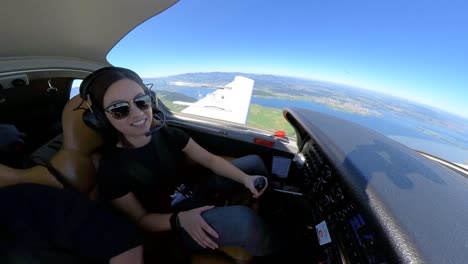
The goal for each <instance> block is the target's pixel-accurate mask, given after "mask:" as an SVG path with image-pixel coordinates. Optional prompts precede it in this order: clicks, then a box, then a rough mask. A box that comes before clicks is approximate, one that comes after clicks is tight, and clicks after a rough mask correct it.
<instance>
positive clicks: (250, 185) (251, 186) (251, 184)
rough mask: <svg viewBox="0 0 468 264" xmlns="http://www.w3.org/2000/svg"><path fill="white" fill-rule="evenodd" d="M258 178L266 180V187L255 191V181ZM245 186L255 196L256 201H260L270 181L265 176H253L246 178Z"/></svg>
mask: <svg viewBox="0 0 468 264" xmlns="http://www.w3.org/2000/svg"><path fill="white" fill-rule="evenodd" d="M257 178H264V179H265V186H264V187H263V188H262V189H261V190H260V191H258V190H257V189H255V180H256V179H257ZM244 186H245V187H246V188H247V189H249V190H250V192H251V193H252V194H253V197H254V198H255V199H258V198H259V197H260V196H261V195H262V194H263V192H264V191H265V190H266V187H267V186H268V179H267V178H266V177H265V176H260V175H252V176H249V177H246V178H245V180H244Z"/></svg>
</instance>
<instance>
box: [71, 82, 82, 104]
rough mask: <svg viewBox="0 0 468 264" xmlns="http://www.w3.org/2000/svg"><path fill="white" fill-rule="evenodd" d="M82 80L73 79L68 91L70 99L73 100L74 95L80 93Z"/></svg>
mask: <svg viewBox="0 0 468 264" xmlns="http://www.w3.org/2000/svg"><path fill="white" fill-rule="evenodd" d="M82 81H83V80H82V79H75V80H74V81H73V83H72V87H71V89H70V98H69V99H71V98H73V97H74V96H75V95H77V94H79V93H80V85H81V82H82Z"/></svg>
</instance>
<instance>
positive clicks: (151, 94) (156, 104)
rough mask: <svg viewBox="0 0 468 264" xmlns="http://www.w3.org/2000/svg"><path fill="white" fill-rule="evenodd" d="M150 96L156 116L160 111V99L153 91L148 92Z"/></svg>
mask: <svg viewBox="0 0 468 264" xmlns="http://www.w3.org/2000/svg"><path fill="white" fill-rule="evenodd" d="M147 91H148V94H149V96H151V109H152V110H153V115H154V114H156V112H157V111H159V110H158V109H159V108H158V98H157V97H156V92H155V91H153V90H149V89H148V90H147Z"/></svg>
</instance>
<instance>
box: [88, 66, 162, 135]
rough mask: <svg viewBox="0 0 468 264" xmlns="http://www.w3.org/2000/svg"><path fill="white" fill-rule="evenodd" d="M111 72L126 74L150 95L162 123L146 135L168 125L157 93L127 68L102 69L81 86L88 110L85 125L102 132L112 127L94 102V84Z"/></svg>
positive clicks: (154, 113) (152, 105)
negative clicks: (159, 104)
mask: <svg viewBox="0 0 468 264" xmlns="http://www.w3.org/2000/svg"><path fill="white" fill-rule="evenodd" d="M110 72H118V73H123V74H125V75H124V76H126V78H128V79H130V80H132V81H135V82H137V83H138V84H139V85H140V86H141V88H143V91H144V93H145V94H147V95H149V96H150V97H151V109H152V111H153V117H155V118H156V119H158V120H159V121H161V122H160V125H158V126H156V127H153V128H151V130H150V131H149V132H147V133H146V134H145V135H146V136H149V135H151V134H152V133H154V132H156V131H158V130H159V129H161V127H163V126H164V125H165V123H166V116H165V115H164V113H163V112H161V111H160V110H159V108H158V100H157V97H156V93H155V92H154V91H152V90H150V89H148V87H146V85H145V84H144V83H143V80H142V79H141V78H140V76H138V74H136V73H135V72H134V71H132V70H129V69H125V68H120V67H104V68H101V69H99V70H97V71H94V72H93V73H91V74H90V75H88V76H87V77H86V78H85V79H84V80H83V81H82V82H81V85H80V97H81V98H82V99H83V101H84V102H86V104H87V106H88V109H86V110H85V112H84V113H83V121H84V123H85V124H86V125H87V126H89V127H91V128H93V129H95V130H98V131H100V132H103V131H109V129H111V127H112V125H111V124H110V122H109V120H108V119H107V117H106V115H105V114H104V112H103V109H100V108H99V107H98V105H99V104H97V103H96V102H94V100H95V97H94V96H93V84H94V82H95V81H96V80H97V79H99V77H102V76H104V75H105V74H107V73H110ZM88 100H89V101H91V105H89V104H88Z"/></svg>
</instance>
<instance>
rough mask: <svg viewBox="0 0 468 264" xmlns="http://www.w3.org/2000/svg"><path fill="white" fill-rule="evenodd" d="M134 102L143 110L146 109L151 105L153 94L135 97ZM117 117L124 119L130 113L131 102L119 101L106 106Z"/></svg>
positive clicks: (106, 109) (105, 109) (107, 110)
mask: <svg viewBox="0 0 468 264" xmlns="http://www.w3.org/2000/svg"><path fill="white" fill-rule="evenodd" d="M133 103H134V104H135V105H136V106H137V107H138V108H139V109H140V110H141V111H144V110H146V109H148V108H149V107H150V106H151V96H149V95H147V94H145V95H140V96H137V97H135V99H133ZM104 111H106V112H108V113H109V114H111V115H112V117H113V118H115V119H124V118H126V117H127V116H128V115H129V114H130V103H129V102H125V101H124V102H117V103H113V104H111V105H109V106H108V107H106V108H104Z"/></svg>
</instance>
